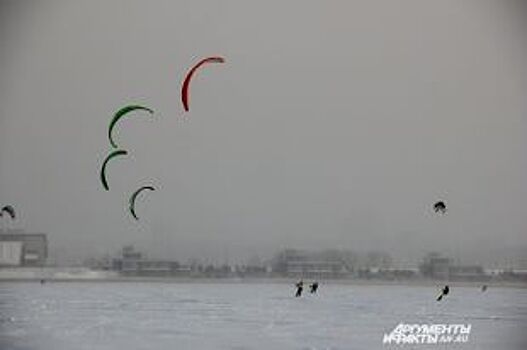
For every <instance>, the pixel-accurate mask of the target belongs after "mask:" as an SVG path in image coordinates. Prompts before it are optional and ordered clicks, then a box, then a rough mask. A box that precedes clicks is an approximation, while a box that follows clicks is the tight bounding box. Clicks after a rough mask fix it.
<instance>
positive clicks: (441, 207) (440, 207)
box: [434, 201, 446, 214]
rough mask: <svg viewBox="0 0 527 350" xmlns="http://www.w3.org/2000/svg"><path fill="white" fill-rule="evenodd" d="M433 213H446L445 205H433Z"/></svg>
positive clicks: (440, 203)
mask: <svg viewBox="0 0 527 350" xmlns="http://www.w3.org/2000/svg"><path fill="white" fill-rule="evenodd" d="M434 211H435V212H436V213H441V214H444V213H446V205H445V203H444V202H443V201H439V202H436V203H435V204H434Z"/></svg>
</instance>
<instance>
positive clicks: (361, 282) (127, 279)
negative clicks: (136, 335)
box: [0, 276, 527, 288]
mask: <svg viewBox="0 0 527 350" xmlns="http://www.w3.org/2000/svg"><path fill="white" fill-rule="evenodd" d="M41 280H42V278H23V277H22V278H13V277H3V278H2V277H0V283H5V282H9V283H28V282H36V283H38V282H40V281H41ZM44 280H45V282H46V283H72V282H83V283H101V282H103V283H167V284H291V285H294V283H295V282H296V281H297V280H298V278H294V277H292V278H286V277H269V278H258V277H245V278H228V277H220V278H209V277H196V278H191V277H141V276H133V277H132V276H116V277H106V278H86V277H84V278H83V277H67V278H60V277H58V278H54V277H53V278H44ZM304 280H305V281H306V282H309V281H311V280H313V279H310V278H304ZM317 281H318V282H319V283H321V284H326V285H352V286H374V285H377V286H415V287H438V286H442V285H445V284H449V285H450V286H453V287H474V288H480V287H481V286H483V285H487V286H488V287H502V288H527V283H523V282H499V281H485V282H473V281H440V280H425V279H418V280H380V279H317Z"/></svg>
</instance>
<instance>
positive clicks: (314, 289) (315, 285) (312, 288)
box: [309, 281, 318, 294]
mask: <svg viewBox="0 0 527 350" xmlns="http://www.w3.org/2000/svg"><path fill="white" fill-rule="evenodd" d="M309 288H310V290H309V292H310V293H311V294H315V293H316V292H317V289H318V282H316V281H315V282H313V283H311V286H309Z"/></svg>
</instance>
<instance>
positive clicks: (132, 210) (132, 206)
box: [129, 186, 156, 220]
mask: <svg viewBox="0 0 527 350" xmlns="http://www.w3.org/2000/svg"><path fill="white" fill-rule="evenodd" d="M145 190H148V191H155V190H156V189H155V188H154V187H153V186H143V187H140V188H139V189H138V190H137V191H135V192H134V193H133V194H132V195H131V196H130V208H129V209H130V214H132V216H133V217H134V219H136V220H139V218H138V217H137V214H136V213H135V200H136V199H137V196H138V195H139V194H140V193H141V192H143V191H145Z"/></svg>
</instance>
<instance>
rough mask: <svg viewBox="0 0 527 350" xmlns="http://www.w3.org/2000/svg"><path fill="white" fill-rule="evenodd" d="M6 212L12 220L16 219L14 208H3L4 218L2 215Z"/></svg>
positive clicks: (8, 206) (0, 214)
mask: <svg viewBox="0 0 527 350" xmlns="http://www.w3.org/2000/svg"><path fill="white" fill-rule="evenodd" d="M4 212H5V213H8V214H9V216H10V217H11V219H12V220H15V219H16V213H15V208H13V206H11V205H6V206H5V207H3V208H2V210H0V216H3V215H2V214H3V213H4Z"/></svg>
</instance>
